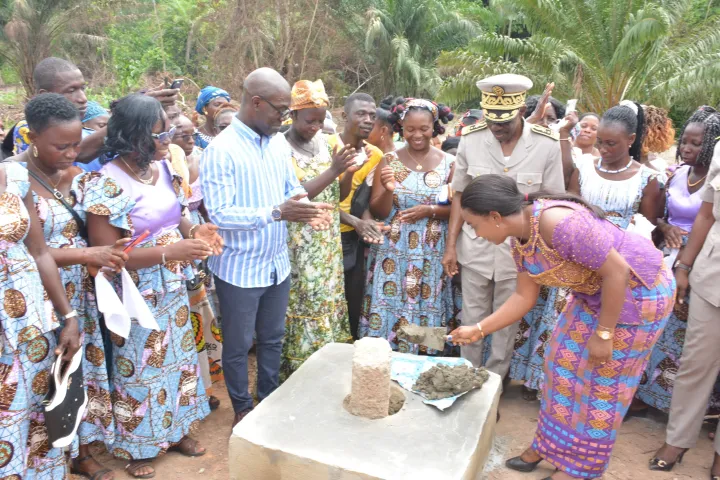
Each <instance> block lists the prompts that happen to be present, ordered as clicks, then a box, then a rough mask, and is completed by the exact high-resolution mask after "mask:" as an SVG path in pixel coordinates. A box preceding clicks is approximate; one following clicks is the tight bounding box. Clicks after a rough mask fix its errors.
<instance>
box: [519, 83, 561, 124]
mask: <svg viewBox="0 0 720 480" xmlns="http://www.w3.org/2000/svg"><path fill="white" fill-rule="evenodd" d="M553 88H555V84H554V83H552V82H551V83H548V84H547V85H545V91H544V92H543V94H542V96H541V97H540V100H538V103H537V107H535V111H534V112H533V113H532V115H530V116H529V117H528V118H526V119H525V121H526V122H527V123H534V124H537V125H539V124H542V122H543V119H544V118H545V111H546V110H547V107H548V102H549V101H550V96H551V95H552V91H553Z"/></svg>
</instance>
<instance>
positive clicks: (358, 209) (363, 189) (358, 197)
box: [350, 182, 372, 218]
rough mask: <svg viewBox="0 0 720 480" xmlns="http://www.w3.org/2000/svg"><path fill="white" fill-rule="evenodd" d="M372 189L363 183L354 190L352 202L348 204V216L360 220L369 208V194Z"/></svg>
mask: <svg viewBox="0 0 720 480" xmlns="http://www.w3.org/2000/svg"><path fill="white" fill-rule="evenodd" d="M371 192H372V187H371V186H370V185H368V184H367V183H365V182H362V183H361V184H360V186H358V187H357V188H356V189H355V193H354V194H353V198H352V201H351V202H350V215H352V216H353V217H357V218H362V216H363V213H365V211H366V210H367V209H368V208H370V193H371Z"/></svg>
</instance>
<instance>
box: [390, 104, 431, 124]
mask: <svg viewBox="0 0 720 480" xmlns="http://www.w3.org/2000/svg"><path fill="white" fill-rule="evenodd" d="M411 108H421V109H423V110H427V111H428V112H430V113H432V116H433V122H437V121H438V118H439V110H438V105H437V103H435V102H431V101H430V100H425V99H424V98H408V99H406V101H405V105H404V108H403V109H402V110H399V111H398V112H397V113H398V115H400V120H404V119H405V114H407V112H408V110H410V109H411Z"/></svg>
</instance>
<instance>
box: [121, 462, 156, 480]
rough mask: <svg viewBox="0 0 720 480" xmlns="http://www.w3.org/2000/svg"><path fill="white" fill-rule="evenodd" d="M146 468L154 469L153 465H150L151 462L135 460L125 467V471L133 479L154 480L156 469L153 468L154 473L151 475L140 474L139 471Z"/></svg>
mask: <svg viewBox="0 0 720 480" xmlns="http://www.w3.org/2000/svg"><path fill="white" fill-rule="evenodd" d="M145 467H150V468H152V464H151V463H150V460H133V461H132V462H130V463H128V464H127V465H126V466H125V471H126V472H127V473H128V475H130V476H131V477H133V478H154V477H155V469H154V468H153V471H152V472H150V473H143V474H142V475H140V474H138V473H137V472H138V470H141V469H143V468H145Z"/></svg>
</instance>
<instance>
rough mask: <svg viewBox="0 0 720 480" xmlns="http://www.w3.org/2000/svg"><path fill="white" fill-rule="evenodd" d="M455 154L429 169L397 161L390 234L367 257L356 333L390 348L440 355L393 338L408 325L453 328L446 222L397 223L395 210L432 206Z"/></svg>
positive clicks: (453, 316) (427, 219)
mask: <svg viewBox="0 0 720 480" xmlns="http://www.w3.org/2000/svg"><path fill="white" fill-rule="evenodd" d="M454 161H455V157H453V156H452V155H446V156H445V157H444V158H443V160H442V162H440V164H439V165H438V166H437V167H436V168H435V169H433V170H431V171H429V172H417V171H414V170H410V169H408V168H407V167H405V166H404V165H402V163H400V162H398V161H395V162H394V163H396V164H397V165H396V168H395V184H396V187H395V191H394V194H393V203H392V209H391V211H390V215H388V218H387V220H386V224H389V225H390V232H389V233H388V235H387V236H386V238H385V242H384V243H383V244H381V245H373V246H372V247H371V248H370V254H369V256H368V269H367V272H368V273H367V285H366V287H365V297H364V299H363V306H362V312H361V315H360V327H359V336H360V338H362V337H381V338H386V339H387V340H388V341H389V342H390V345H391V346H392V348H393V350H399V351H400V352H409V353H418V352H419V353H431V354H434V353H438V352H436V351H434V350H428V349H427V347H418V345H415V344H411V343H408V342H406V341H405V340H400V339H399V338H398V337H397V331H398V329H399V328H400V327H401V326H403V325H407V324H410V323H412V324H415V325H421V326H424V327H447V328H448V330H449V331H452V330H454V328H455V327H456V326H458V325H457V321H456V319H455V304H454V300H453V289H452V286H451V281H450V278H448V277H447V275H445V273H444V272H443V267H442V264H441V260H442V257H443V254H444V253H445V241H446V237H447V225H448V222H447V220H439V219H433V218H423V219H422V220H420V221H418V222H415V223H412V224H410V223H401V222H400V220H399V217H398V214H399V213H400V212H401V211H403V210H407V209H408V208H411V207H414V206H417V205H434V204H436V203H437V195H438V193H439V192H440V190H441V188H442V186H443V185H445V184H447V183H448V179H449V176H450V171H451V167H452V164H453V163H454Z"/></svg>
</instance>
